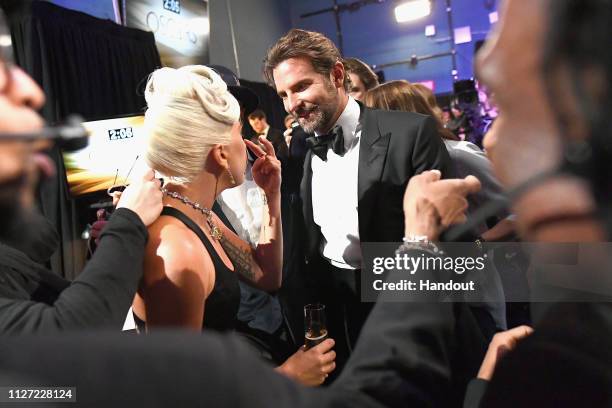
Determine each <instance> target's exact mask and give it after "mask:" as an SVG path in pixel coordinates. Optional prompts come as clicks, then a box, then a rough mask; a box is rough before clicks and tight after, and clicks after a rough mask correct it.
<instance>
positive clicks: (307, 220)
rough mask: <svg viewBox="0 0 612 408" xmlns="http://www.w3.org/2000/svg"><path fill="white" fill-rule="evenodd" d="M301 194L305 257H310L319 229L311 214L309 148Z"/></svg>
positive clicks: (315, 245) (310, 160)
mask: <svg viewBox="0 0 612 408" xmlns="http://www.w3.org/2000/svg"><path fill="white" fill-rule="evenodd" d="M300 190H301V196H302V212H303V213H304V225H305V226H306V234H307V252H306V256H307V257H312V256H313V254H314V253H315V251H316V249H317V246H318V244H319V236H320V235H321V230H320V229H319V227H318V226H317V225H316V224H315V222H314V216H313V214H312V151H311V150H310V149H309V150H308V152H307V153H306V157H305V159H304V173H303V175H302V183H301V185H300Z"/></svg>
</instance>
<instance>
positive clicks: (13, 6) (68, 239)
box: [1, 0, 161, 279]
mask: <svg viewBox="0 0 612 408" xmlns="http://www.w3.org/2000/svg"><path fill="white" fill-rule="evenodd" d="M1 4H2V6H3V7H4V9H5V11H6V12H7V15H8V19H9V23H10V26H11V33H12V36H13V46H14V48H15V59H16V62H17V64H18V65H19V66H21V67H22V68H23V69H24V70H25V71H26V72H28V73H29V74H30V75H31V76H32V77H33V78H34V80H36V81H37V82H38V84H39V85H40V86H41V87H42V89H43V90H44V92H45V94H46V96H47V103H46V105H45V107H44V108H43V110H42V115H43V116H44V118H45V119H46V120H47V121H48V122H50V123H55V122H58V121H61V120H62V119H64V118H66V116H67V115H69V114H72V113H78V114H80V115H81V116H83V117H85V118H86V119H95V118H102V117H110V116H116V115H123V114H129V113H135V112H142V111H143V110H144V107H145V101H144V96H143V93H142V89H143V88H144V83H145V81H146V79H147V77H148V75H149V74H150V73H151V72H152V71H153V70H155V69H156V68H158V67H160V66H161V62H160V58H159V53H158V51H157V48H156V46H155V39H154V36H153V34H152V33H148V32H144V31H141V30H136V29H131V28H126V27H122V26H120V25H117V24H115V23H114V22H111V21H109V20H100V19H97V18H94V17H91V16H89V15H87V14H83V13H80V12H76V11H72V10H67V9H64V8H62V7H58V6H55V5H53V4H51V3H47V2H42V1H23V0H19V1H2V2H1ZM52 157H53V159H54V160H55V161H56V163H57V169H58V177H57V178H56V179H55V180H51V181H49V182H47V183H44V184H43V185H42V186H41V188H40V207H41V210H42V212H43V214H44V215H45V217H47V218H48V219H49V220H51V221H52V223H54V225H55V226H56V228H57V230H58V231H59V233H60V236H61V238H62V239H61V241H62V242H61V243H60V248H59V250H58V251H57V252H56V253H55V254H54V256H53V258H52V259H51V267H52V269H53V270H54V271H56V272H58V273H60V274H61V275H63V276H65V277H67V278H70V279H72V278H74V277H75V276H76V275H77V274H78V273H79V272H80V271H81V269H82V267H83V264H84V261H85V256H86V250H85V245H84V242H83V240H82V239H81V238H80V235H81V231H82V230H83V228H84V226H85V224H86V221H87V214H90V212H88V204H89V203H90V202H91V198H90V199H89V200H90V201H89V202H88V201H87V200H78V201H77V200H73V199H70V198H69V196H68V192H67V191H68V188H67V183H66V180H65V173H64V167H63V162H62V160H61V156H60V152H59V151H57V150H55V151H53V152H52ZM89 221H91V218H90V219H89Z"/></svg>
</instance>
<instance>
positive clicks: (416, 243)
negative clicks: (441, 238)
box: [395, 235, 444, 255]
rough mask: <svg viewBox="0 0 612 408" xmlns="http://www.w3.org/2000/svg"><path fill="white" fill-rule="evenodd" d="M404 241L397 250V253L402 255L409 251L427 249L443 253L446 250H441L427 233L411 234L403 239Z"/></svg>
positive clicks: (433, 252)
mask: <svg viewBox="0 0 612 408" xmlns="http://www.w3.org/2000/svg"><path fill="white" fill-rule="evenodd" d="M402 241H403V242H404V243H403V244H402V245H400V246H399V248H397V249H396V250H395V253H396V254H397V255H402V254H404V253H406V252H409V251H415V250H416V251H425V252H429V253H430V254H433V255H442V254H444V251H442V250H440V248H438V246H437V245H436V244H434V243H433V242H432V241H430V240H429V238H427V236H426V235H409V236H407V237H404V238H403V239H402Z"/></svg>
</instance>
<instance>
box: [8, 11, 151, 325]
mask: <svg viewBox="0 0 612 408" xmlns="http://www.w3.org/2000/svg"><path fill="white" fill-rule="evenodd" d="M0 27H2V30H6V22H5V21H4V17H3V16H0ZM1 47H2V49H1V51H2V53H1V54H0V132H2V133H17V134H19V133H31V132H38V131H40V130H41V129H42V126H43V120H42V118H41V117H40V116H39V115H38V114H37V113H36V112H35V109H39V108H40V107H41V106H42V105H43V103H44V102H45V97H44V94H43V93H42V90H41V89H40V88H39V87H38V85H37V84H36V83H35V82H34V81H33V80H32V79H31V78H30V77H29V76H28V75H27V74H25V73H24V72H23V71H22V70H21V69H19V68H17V67H15V66H13V65H12V61H11V55H12V48H11V44H10V42H9V43H6V42H3V44H2V46H1ZM0 144H1V150H0V208H1V214H2V216H1V217H0V219H1V224H0V239H4V238H6V236H3V234H4V233H6V232H7V231H11V225H22V223H23V222H24V221H26V222H27V221H28V220H29V219H30V218H31V217H33V215H32V210H33V201H34V200H33V197H34V188H35V186H36V184H37V182H38V180H39V178H40V177H51V176H53V174H54V172H55V167H54V165H53V163H52V162H51V159H50V158H49V157H48V156H47V155H46V154H45V153H44V152H45V150H46V149H48V148H50V144H49V142H47V141H37V142H32V141H25V139H24V141H20V140H19V138H13V139H12V140H10V141H2V142H1V143H0ZM160 211H161V191H160V182H159V180H156V179H154V178H153V172H152V171H150V172H148V173H147V174H146V175H145V176H144V177H143V179H142V180H141V181H139V182H137V183H135V184H133V185H132V186H130V187H128V188H127V189H126V190H125V191H124V193H123V195H122V196H121V199H120V200H119V201H118V203H117V210H116V211H115V212H114V214H113V216H112V217H111V220H110V222H109V224H108V226H107V228H106V229H105V230H104V232H103V233H102V236H101V240H100V247H99V249H98V252H97V253H96V254H95V256H94V257H93V258H92V259H91V260H90V261H89V262H88V264H87V265H86V266H85V268H84V270H83V272H82V273H81V274H80V275H79V276H78V277H77V278H76V279H75V280H74V281H72V282H70V281H67V280H65V279H63V278H61V277H60V276H57V275H56V274H55V273H53V272H52V271H50V270H48V269H47V268H45V267H43V266H41V265H40V264H39V263H37V262H35V261H34V260H32V259H31V258H30V257H29V256H27V255H26V254H25V253H23V252H21V251H19V250H17V249H15V248H13V247H10V246H7V245H4V244H0V333H2V334H21V333H53V332H57V331H65V330H75V329H93V328H103V327H107V328H115V329H116V330H119V329H121V326H122V324H123V320H124V318H125V313H126V311H127V310H128V308H129V305H130V303H131V301H132V299H133V297H134V294H135V293H136V288H137V285H138V281H139V280H140V278H141V277H142V260H143V256H144V248H145V243H146V241H147V238H148V234H147V231H146V226H147V225H149V224H151V223H152V222H153V221H155V219H156V218H157V217H158V215H159V213H160Z"/></svg>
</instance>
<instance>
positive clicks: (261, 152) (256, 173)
mask: <svg viewBox="0 0 612 408" xmlns="http://www.w3.org/2000/svg"><path fill="white" fill-rule="evenodd" d="M244 142H245V143H246V145H247V147H248V148H249V149H250V150H251V151H252V152H253V154H255V156H257V160H255V163H253V168H252V169H251V173H252V174H253V181H255V184H257V185H258V186H259V187H260V188H261V189H262V190H263V191H264V192H265V193H266V196H267V197H268V198H269V197H271V196H273V195H275V194H279V193H280V186H281V163H280V161H279V160H278V159H277V158H276V154H275V153H274V146H273V145H272V143H270V141H269V140H268V139H266V138H265V137H264V136H260V137H259V142H260V143H261V147H260V146H257V145H256V144H255V143H253V142H251V141H250V140H245V141H244ZM262 147H263V148H262Z"/></svg>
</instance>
